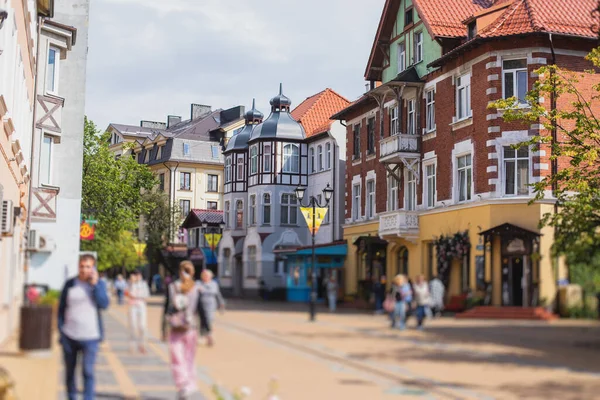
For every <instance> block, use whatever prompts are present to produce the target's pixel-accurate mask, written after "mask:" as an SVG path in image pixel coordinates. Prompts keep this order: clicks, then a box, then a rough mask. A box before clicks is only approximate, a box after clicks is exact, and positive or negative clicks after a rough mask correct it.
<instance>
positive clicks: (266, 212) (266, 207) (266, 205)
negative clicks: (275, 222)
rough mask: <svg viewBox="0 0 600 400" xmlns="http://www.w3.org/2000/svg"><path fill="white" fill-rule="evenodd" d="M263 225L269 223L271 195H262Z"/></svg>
mask: <svg viewBox="0 0 600 400" xmlns="http://www.w3.org/2000/svg"><path fill="white" fill-rule="evenodd" d="M263 225H271V195H270V194H269V193H265V194H264V195H263Z"/></svg>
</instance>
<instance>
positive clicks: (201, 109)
mask: <svg viewBox="0 0 600 400" xmlns="http://www.w3.org/2000/svg"><path fill="white" fill-rule="evenodd" d="M191 108H192V112H191V115H190V118H191V119H198V118H204V117H206V116H207V115H208V114H210V113H211V111H212V107H211V106H207V105H203V104H193V103H192V107H191Z"/></svg>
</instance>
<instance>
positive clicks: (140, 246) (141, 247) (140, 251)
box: [133, 243, 146, 257]
mask: <svg viewBox="0 0 600 400" xmlns="http://www.w3.org/2000/svg"><path fill="white" fill-rule="evenodd" d="M133 247H135V252H136V253H137V256H138V257H141V256H143V255H144V251H145V250H146V243H134V244H133Z"/></svg>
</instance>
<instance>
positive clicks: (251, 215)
mask: <svg viewBox="0 0 600 400" xmlns="http://www.w3.org/2000/svg"><path fill="white" fill-rule="evenodd" d="M248 225H256V195H255V194H253V195H251V196H250V201H249V204H248Z"/></svg>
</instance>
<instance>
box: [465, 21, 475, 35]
mask: <svg viewBox="0 0 600 400" xmlns="http://www.w3.org/2000/svg"><path fill="white" fill-rule="evenodd" d="M476 35H477V21H473V22H470V23H469V24H468V25H467V39H469V40H471V39H475V36H476Z"/></svg>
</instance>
